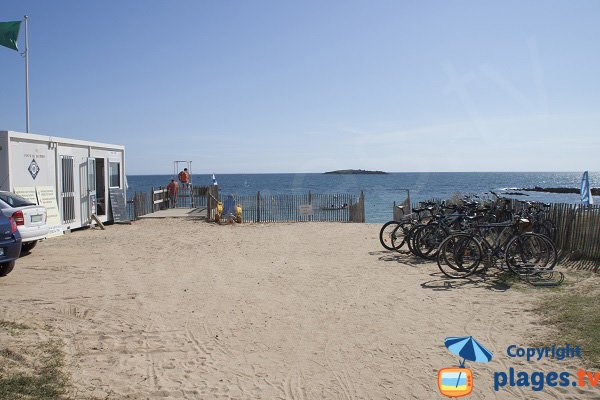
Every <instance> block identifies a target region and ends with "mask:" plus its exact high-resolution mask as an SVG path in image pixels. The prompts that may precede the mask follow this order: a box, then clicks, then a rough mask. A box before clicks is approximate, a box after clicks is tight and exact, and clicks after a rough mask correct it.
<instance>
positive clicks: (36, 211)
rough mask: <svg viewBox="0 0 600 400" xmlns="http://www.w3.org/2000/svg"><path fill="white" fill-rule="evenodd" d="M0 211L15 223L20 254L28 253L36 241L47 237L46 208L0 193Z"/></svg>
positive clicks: (15, 196)
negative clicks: (18, 237)
mask: <svg viewBox="0 0 600 400" xmlns="http://www.w3.org/2000/svg"><path fill="white" fill-rule="evenodd" d="M0 211H1V212H2V214H4V215H5V216H7V217H11V218H12V219H13V220H15V222H16V223H17V229H18V230H19V233H20V234H21V238H22V240H23V245H22V247H21V251H22V252H28V251H30V250H31V249H33V248H34V247H35V245H36V244H37V242H38V240H42V239H45V238H46V236H47V235H48V231H49V228H48V225H46V218H47V215H46V207H44V206H38V205H37V204H35V203H32V202H31V201H29V200H27V199H24V198H23V197H21V196H19V195H16V194H14V193H11V192H2V191H0Z"/></svg>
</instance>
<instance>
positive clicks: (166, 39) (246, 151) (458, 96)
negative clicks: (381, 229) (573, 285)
mask: <svg viewBox="0 0 600 400" xmlns="http://www.w3.org/2000/svg"><path fill="white" fill-rule="evenodd" d="M25 14H27V15H29V47H30V53H29V54H30V65H29V66H30V113H31V131H32V132H33V133H40V134H49V135H55V136H66V137H74V138H81V139H89V140H95V141H103V142H108V143H119V144H124V145H125V146H126V148H127V162H128V173H130V174H150V173H165V174H168V173H170V172H171V168H172V160H176V159H179V160H183V159H189V160H193V161H194V166H195V168H194V169H195V172H196V173H213V172H215V173H235V172H321V171H324V170H331V169H342V168H363V169H381V170H386V171H580V170H599V169H600V168H598V152H599V150H600V135H598V127H599V126H600V79H598V71H600V54H599V52H598V38H600V24H598V23H597V21H598V18H599V17H600V2H597V1H577V2H569V1H502V2H482V1H412V2H406V1H372V2H367V1H301V2H287V1H211V2H208V1H198V0H194V1H187V0H186V1H184V0H178V1H152V0H143V1H141V0H140V1H106V0H104V1H101V2H87V1H85V2H84V1H61V0H55V1H52V2H49V1H23V2H14V1H12V2H4V4H3V6H2V8H1V9H0V21H11V20H18V19H21V18H22V16H23V15H25ZM23 40H24V32H23V31H22V32H21V35H20V37H19V42H20V48H21V49H22V48H23V47H24V46H23V43H24V42H23ZM0 67H1V71H2V73H1V74H0V88H1V94H0V130H6V129H7V130H16V131H24V130H25V122H24V121H25V110H24V102H25V94H24V63H23V59H22V58H21V57H20V56H19V55H18V53H17V52H15V51H12V50H9V49H6V48H0Z"/></svg>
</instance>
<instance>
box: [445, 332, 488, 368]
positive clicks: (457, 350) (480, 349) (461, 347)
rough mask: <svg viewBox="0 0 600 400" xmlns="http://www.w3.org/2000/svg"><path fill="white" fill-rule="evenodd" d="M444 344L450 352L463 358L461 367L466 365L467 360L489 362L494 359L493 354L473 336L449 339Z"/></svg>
mask: <svg viewBox="0 0 600 400" xmlns="http://www.w3.org/2000/svg"><path fill="white" fill-rule="evenodd" d="M444 344H445V345H446V347H447V348H448V350H450V352H452V353H454V354H456V355H457V356H459V357H462V358H463V361H462V363H461V367H462V366H463V365H464V364H465V360H469V361H475V362H488V361H490V360H491V359H492V352H491V351H489V350H488V349H486V348H485V347H484V346H483V345H482V344H481V343H479V342H478V341H477V340H475V339H474V338H473V336H459V337H447V338H446V339H445V340H444Z"/></svg>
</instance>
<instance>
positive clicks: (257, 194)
mask: <svg viewBox="0 0 600 400" xmlns="http://www.w3.org/2000/svg"><path fill="white" fill-rule="evenodd" d="M256 222H260V191H259V192H257V193H256Z"/></svg>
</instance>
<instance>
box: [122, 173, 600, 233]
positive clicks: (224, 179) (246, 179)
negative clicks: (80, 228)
mask: <svg viewBox="0 0 600 400" xmlns="http://www.w3.org/2000/svg"><path fill="white" fill-rule="evenodd" d="M581 174H582V173H581V172H414V173H408V172H407V173H391V174H387V175H325V174H319V173H311V174H224V175H217V176H216V178H217V181H218V183H219V189H220V191H221V193H222V194H223V195H226V194H230V193H231V194H239V195H248V194H256V192H257V191H260V192H261V194H267V195H268V194H300V193H308V191H309V190H310V191H311V192H312V193H324V194H330V193H352V194H356V195H358V194H359V193H360V191H361V190H362V191H363V192H364V194H365V212H366V219H367V222H385V221H387V220H389V219H390V218H391V215H392V206H393V203H394V201H396V202H401V201H403V200H404V198H405V193H406V192H405V191H403V190H400V189H409V190H410V197H411V201H413V202H414V201H423V200H427V199H431V198H440V199H447V198H449V197H451V196H452V195H453V194H454V193H456V192H460V193H463V194H467V193H472V194H479V195H482V194H484V193H485V192H488V191H490V190H493V191H495V192H497V193H498V194H500V193H503V194H505V193H506V192H513V191H515V190H517V189H520V188H529V187H534V186H541V187H571V188H578V187H579V181H580V179H581ZM127 179H128V184H129V191H128V192H129V194H130V195H132V194H133V192H135V191H139V192H141V191H144V192H145V191H149V190H150V189H151V188H152V187H158V186H166V185H167V184H168V182H169V180H170V179H171V176H170V175H129V176H128V177H127ZM193 183H194V184H195V185H210V184H212V175H194V176H193ZM590 185H591V186H592V187H599V186H600V172H590ZM521 193H525V194H527V196H510V195H508V196H507V197H514V198H518V199H521V200H535V201H544V202H556V203H577V202H579V195H577V194H554V193H538V192H521ZM594 200H595V203H598V202H599V201H600V197H598V196H596V197H595V198H594Z"/></svg>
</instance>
